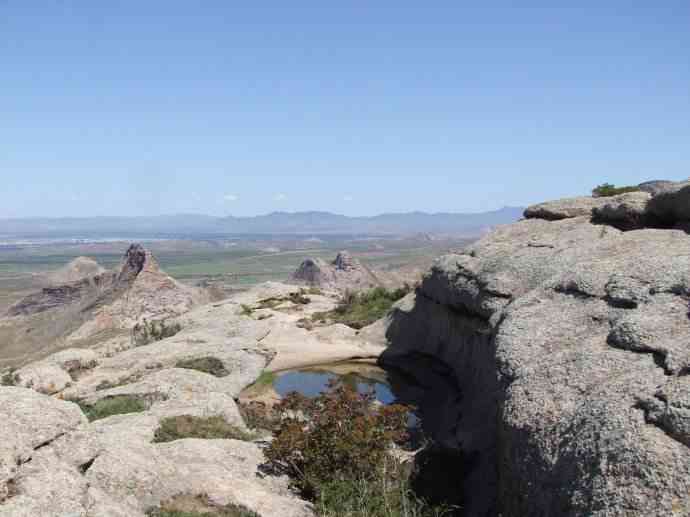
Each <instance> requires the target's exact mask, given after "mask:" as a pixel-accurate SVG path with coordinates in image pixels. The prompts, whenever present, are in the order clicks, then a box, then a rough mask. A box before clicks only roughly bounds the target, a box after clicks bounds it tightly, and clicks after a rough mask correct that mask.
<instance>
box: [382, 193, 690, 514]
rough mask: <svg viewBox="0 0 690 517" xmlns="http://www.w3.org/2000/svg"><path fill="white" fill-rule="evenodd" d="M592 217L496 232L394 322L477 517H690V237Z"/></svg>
mask: <svg viewBox="0 0 690 517" xmlns="http://www.w3.org/2000/svg"><path fill="white" fill-rule="evenodd" d="M604 201H606V200H604ZM608 201H609V202H610V198H609V200H608ZM588 206H589V205H588ZM602 206H603V205H602ZM590 218H591V216H590V214H584V215H583V216H580V217H569V218H565V219H561V220H556V221H548V220H543V219H528V220H524V221H521V222H518V223H516V224H513V225H510V226H505V227H500V228H498V229H496V230H495V231H493V232H492V233H491V234H490V235H488V236H487V237H485V238H483V239H482V240H481V241H479V242H477V243H476V244H474V245H472V246H471V247H470V248H469V249H467V250H466V251H464V252H463V253H461V254H456V255H449V256H445V257H442V258H441V259H439V260H438V261H437V263H436V264H435V266H434V267H433V268H432V270H431V271H430V272H429V273H428V274H427V276H426V278H425V279H424V281H423V283H422V285H421V287H420V289H418V292H417V293H416V296H413V297H411V298H409V299H408V300H405V301H404V303H402V304H400V305H399V307H398V308H397V310H396V312H395V313H394V315H393V316H392V317H391V318H390V320H389V322H388V331H387V338H388V341H389V343H390V347H389V348H388V350H387V351H386V352H384V354H383V356H382V358H381V362H382V364H384V365H385V366H387V367H390V368H397V369H401V370H403V371H404V372H405V373H406V374H407V376H408V378H412V379H416V384H417V385H418V388H419V394H418V395H419V397H418V399H419V400H420V401H421V404H422V413H423V414H424V418H425V423H426V425H427V427H428V428H429V429H430V430H431V431H433V434H434V435H435V437H436V439H437V441H438V442H439V443H440V444H441V445H443V446H445V447H446V448H450V449H452V448H459V449H461V450H463V451H464V452H465V453H466V454H465V458H466V460H467V462H468V465H470V466H471V467H470V471H469V473H468V474H467V475H466V477H465V478H464V479H463V478H462V477H461V476H460V475H458V477H457V490H464V491H465V495H466V509H467V515H477V516H479V515H482V516H483V515H498V514H500V515H503V516H504V517H508V516H539V517H547V516H561V515H563V516H585V515H587V516H633V515H635V516H638V515H639V516H670V515H677V516H681V515H684V516H685V515H690V448H689V446H688V442H689V440H690V435H689V434H688V429H689V428H690V420H689V419H690V412H689V411H688V408H689V403H690V401H689V399H688V382H687V379H688V378H690V377H688V376H687V374H688V372H690V319H688V297H689V296H690V267H689V266H690V236H688V235H687V234H686V233H684V232H681V231H677V230H662V229H644V230H636V231H627V232H622V231H620V230H618V229H616V228H614V227H612V226H609V225H595V224H592V223H591V222H590ZM548 219H556V218H555V217H548ZM440 377H444V378H445V379H439V378H440ZM430 391H431V392H432V393H429V392H430ZM461 470H462V469H461V466H458V472H460V471H461Z"/></svg>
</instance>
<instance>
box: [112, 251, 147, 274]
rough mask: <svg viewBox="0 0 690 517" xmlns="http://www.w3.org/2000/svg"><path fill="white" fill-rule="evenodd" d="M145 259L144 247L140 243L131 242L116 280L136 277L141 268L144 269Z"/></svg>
mask: <svg viewBox="0 0 690 517" xmlns="http://www.w3.org/2000/svg"><path fill="white" fill-rule="evenodd" d="M146 259H147V253H146V249H144V247H143V246H142V245H141V244H132V245H131V246H130V247H129V249H128V250H127V252H126V253H125V257H124V259H123V261H122V266H121V267H120V274H119V276H118V280H119V281H124V282H130V281H131V280H133V279H134V278H136V277H137V275H138V274H139V273H141V270H142V269H144V264H145V263H146Z"/></svg>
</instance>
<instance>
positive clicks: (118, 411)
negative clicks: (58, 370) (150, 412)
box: [77, 395, 148, 422]
mask: <svg viewBox="0 0 690 517" xmlns="http://www.w3.org/2000/svg"><path fill="white" fill-rule="evenodd" d="M77 404H79V407H80V408H81V410H82V411H83V412H84V414H85V415H86V418H88V419H89V422H94V421H96V420H101V419H103V418H107V417H109V416H113V415H124V414H127V413H141V412H142V411H146V410H147V409H148V405H147V404H146V402H145V401H144V400H143V399H142V398H141V397H138V396H135V395H114V396H112V397H107V398H104V399H101V400H99V401H97V402H94V403H93V404H86V403H84V402H81V401H77Z"/></svg>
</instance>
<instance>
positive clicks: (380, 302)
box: [312, 286, 411, 330]
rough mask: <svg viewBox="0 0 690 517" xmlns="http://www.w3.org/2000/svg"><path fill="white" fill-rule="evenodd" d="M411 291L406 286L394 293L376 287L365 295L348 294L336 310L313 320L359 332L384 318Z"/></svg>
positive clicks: (324, 313)
mask: <svg viewBox="0 0 690 517" xmlns="http://www.w3.org/2000/svg"><path fill="white" fill-rule="evenodd" d="M410 291H411V287H409V286H406V287H403V288H400V289H395V290H392V291H391V290H388V289H385V288H383V287H376V288H374V289H371V290H369V291H365V292H363V293H354V292H347V293H345V295H344V296H343V298H342V300H341V301H340V303H339V304H338V306H337V307H336V308H335V309H334V310H332V311H329V312H317V313H314V314H313V315H312V320H314V321H324V322H325V321H332V322H334V323H342V324H344V325H347V326H348V327H352V328H354V329H358V330H359V329H361V328H364V327H366V326H367V325H371V324H372V323H374V322H375V321H377V320H379V319H381V318H383V317H384V316H385V315H386V314H388V312H389V311H390V310H391V308H392V307H393V304H394V303H395V302H397V301H398V300H400V299H401V298H403V297H404V296H405V295H406V294H408V293H409V292H410Z"/></svg>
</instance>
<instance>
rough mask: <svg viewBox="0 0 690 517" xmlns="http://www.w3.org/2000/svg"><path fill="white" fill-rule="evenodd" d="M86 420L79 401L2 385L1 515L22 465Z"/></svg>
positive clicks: (0, 414)
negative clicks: (62, 399) (4, 502)
mask: <svg viewBox="0 0 690 517" xmlns="http://www.w3.org/2000/svg"><path fill="white" fill-rule="evenodd" d="M84 422H86V418H85V417H84V415H83V414H82V412H81V410H80V409H79V407H78V406H77V405H76V404H73V403H71V402H63V401H60V400H55V399H52V398H49V397H46V396H44V395H40V394H39V393H37V392H35V391H33V390H29V389H24V388H14V387H0V437H2V439H1V440H0V514H2V512H3V510H2V502H3V501H4V500H6V499H8V498H10V497H11V496H12V495H13V491H14V489H15V487H16V479H15V478H16V476H17V473H18V472H19V470H20V469H21V467H22V465H25V464H26V463H28V462H29V461H31V460H32V458H33V455H34V453H35V451H36V450H37V449H40V448H41V447H45V446H46V445H48V444H50V443H51V442H53V441H54V440H56V439H57V438H58V437H60V436H62V435H64V434H65V433H67V432H68V431H71V430H74V429H76V428H77V427H78V426H79V425H81V424H83V423H84Z"/></svg>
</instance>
